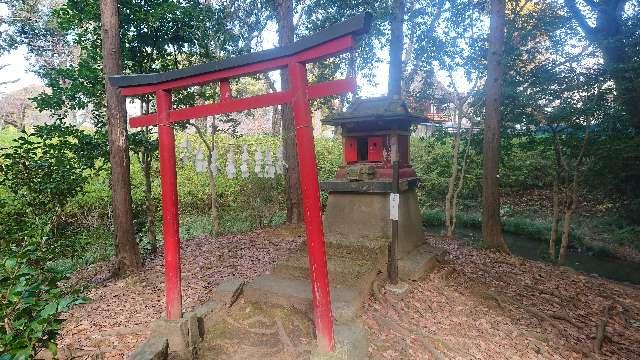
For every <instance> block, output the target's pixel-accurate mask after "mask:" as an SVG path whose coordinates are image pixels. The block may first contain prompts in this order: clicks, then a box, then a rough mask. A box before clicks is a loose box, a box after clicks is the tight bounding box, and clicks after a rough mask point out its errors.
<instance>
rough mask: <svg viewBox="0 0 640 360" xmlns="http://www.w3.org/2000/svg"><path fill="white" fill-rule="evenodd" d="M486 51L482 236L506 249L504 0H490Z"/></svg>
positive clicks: (490, 244) (487, 243)
mask: <svg viewBox="0 0 640 360" xmlns="http://www.w3.org/2000/svg"><path fill="white" fill-rule="evenodd" d="M490 6H491V10H490V11H491V20H490V25H489V53H488V56H487V80H486V92H487V97H486V120H485V126H484V142H483V149H482V150H483V151H482V152H483V155H484V156H483V166H482V170H483V173H482V178H483V184H482V239H483V242H484V245H485V246H486V247H487V248H490V249H495V250H499V251H504V252H509V248H508V247H507V244H506V243H505V242H504V239H503V238H502V228H501V224H500V192H499V189H498V186H499V185H498V163H499V159H500V117H501V114H500V108H501V102H502V74H503V71H504V69H503V64H502V59H503V50H504V30H505V8H504V7H505V3H504V0H491V1H490Z"/></svg>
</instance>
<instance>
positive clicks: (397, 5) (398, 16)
mask: <svg viewBox="0 0 640 360" xmlns="http://www.w3.org/2000/svg"><path fill="white" fill-rule="evenodd" d="M404 8H405V3H404V0H393V3H392V13H391V24H390V25H391V39H390V43H389V82H388V84H387V86H388V87H387V94H388V95H389V96H398V97H399V96H400V95H401V94H402V67H403V64H402V52H403V45H404V31H403V26H404Z"/></svg>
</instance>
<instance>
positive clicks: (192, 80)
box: [120, 35, 355, 96]
mask: <svg viewBox="0 0 640 360" xmlns="http://www.w3.org/2000/svg"><path fill="white" fill-rule="evenodd" d="M354 43H355V41H354V38H353V36H352V35H347V36H343V37H340V38H337V39H334V40H331V41H329V42H327V43H324V44H322V45H319V46H316V47H314V48H311V49H308V50H305V51H302V52H300V53H298V54H295V55H293V56H290V57H283V58H279V59H273V60H269V61H265V62H259V63H255V64H251V65H244V66H240V67H237V68H232V69H226V70H222V71H215V72H211V73H207V74H201V75H196V76H190V77H186V78H182V79H177V80H171V81H167V82H164V83H161V84H153V85H140V86H130V87H124V88H121V89H120V94H122V95H123V96H135V95H143V94H148V93H152V92H156V91H158V90H170V89H171V90H172V89H181V88H185V87H189V86H197V85H204V84H207V83H211V82H214V81H219V80H220V79H231V78H236V77H240V76H249V75H252V74H257V73H262V72H268V71H272V70H277V69H281V68H284V67H286V66H287V64H288V63H289V62H292V61H294V62H305V63H306V62H312V61H318V60H322V59H324V58H328V57H331V56H333V55H336V54H339V53H341V52H343V51H344V50H347V49H349V48H351V47H353V46H354Z"/></svg>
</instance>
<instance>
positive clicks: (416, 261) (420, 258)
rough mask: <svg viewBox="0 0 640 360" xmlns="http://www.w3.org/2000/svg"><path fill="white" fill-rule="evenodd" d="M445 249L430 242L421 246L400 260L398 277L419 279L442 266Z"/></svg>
mask: <svg viewBox="0 0 640 360" xmlns="http://www.w3.org/2000/svg"><path fill="white" fill-rule="evenodd" d="M443 253H444V250H443V249H439V248H435V247H433V246H431V245H429V244H425V245H422V246H420V247H419V248H417V249H415V250H413V251H412V252H410V253H409V254H408V255H407V256H405V257H404V258H402V259H399V260H398V277H399V278H400V279H401V280H405V281H406V280H419V279H420V278H422V277H424V276H425V275H427V274H429V273H431V272H433V271H434V270H435V269H436V268H438V266H440V259H441V257H442V256H443Z"/></svg>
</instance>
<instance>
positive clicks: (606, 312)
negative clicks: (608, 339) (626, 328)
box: [593, 303, 613, 354]
mask: <svg viewBox="0 0 640 360" xmlns="http://www.w3.org/2000/svg"><path fill="white" fill-rule="evenodd" d="M612 310H613V304H611V303H610V304H607V305H605V307H604V309H603V311H602V318H601V319H600V322H599V323H598V326H597V327H596V339H595V340H594V341H593V352H594V353H596V354H600V353H601V351H602V342H603V341H604V338H605V335H606V332H607V323H608V322H609V317H610V316H611V311H612Z"/></svg>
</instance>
